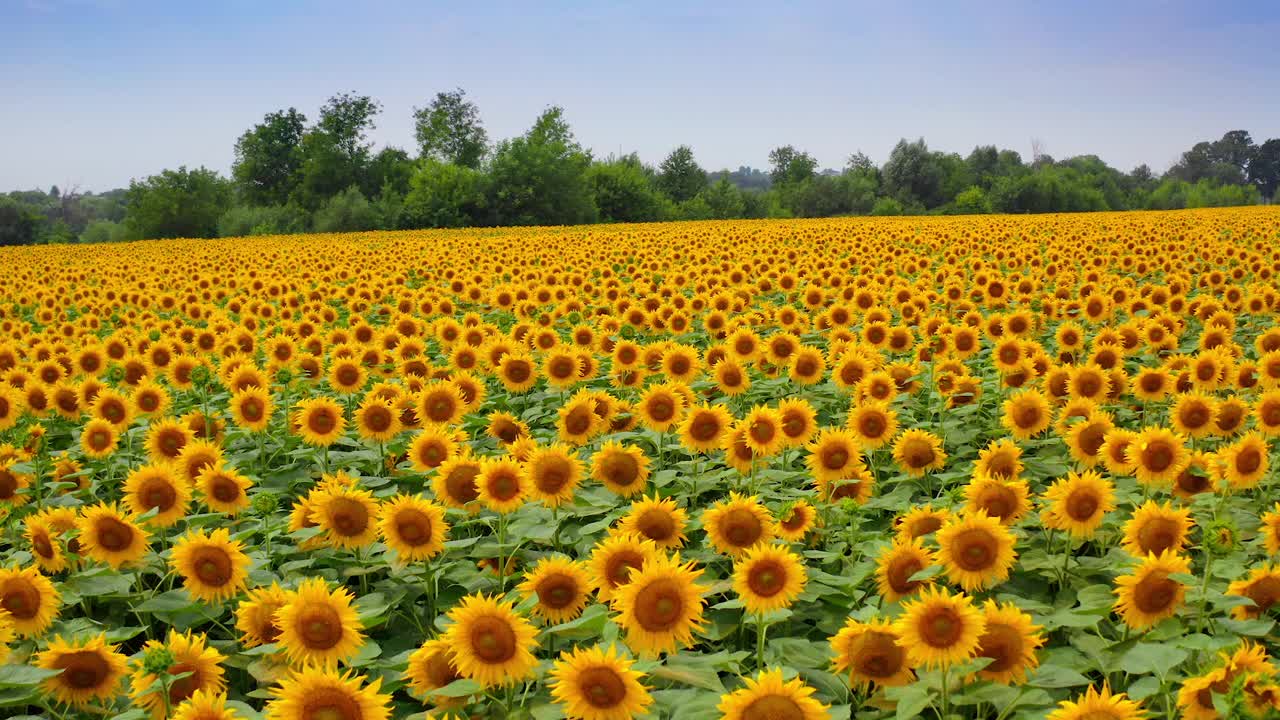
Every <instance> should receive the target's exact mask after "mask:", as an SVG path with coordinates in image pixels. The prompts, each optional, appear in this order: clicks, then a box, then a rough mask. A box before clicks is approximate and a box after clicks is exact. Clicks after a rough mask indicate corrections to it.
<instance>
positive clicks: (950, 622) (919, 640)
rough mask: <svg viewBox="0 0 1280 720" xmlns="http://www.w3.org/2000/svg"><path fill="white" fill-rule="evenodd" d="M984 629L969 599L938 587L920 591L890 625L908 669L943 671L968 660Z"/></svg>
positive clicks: (981, 616)
mask: <svg viewBox="0 0 1280 720" xmlns="http://www.w3.org/2000/svg"><path fill="white" fill-rule="evenodd" d="M985 629H986V620H985V618H984V617H983V615H982V613H981V612H980V611H979V610H978V608H976V607H974V605H973V601H972V600H971V599H970V598H969V597H967V596H966V595H964V594H959V595H953V594H951V593H950V592H948V591H947V590H945V589H942V588H927V589H925V590H924V591H922V592H921V593H920V595H919V596H918V597H917V599H916V600H913V601H909V602H907V603H906V604H905V605H904V606H903V610H902V615H900V616H899V617H898V619H897V620H896V621H895V622H894V630H895V631H896V632H897V633H898V638H899V639H898V644H899V645H901V646H902V647H903V648H904V649H905V650H906V651H907V662H908V664H909V665H911V666H912V667H922V666H923V667H930V668H932V667H942V668H945V667H947V666H950V665H952V664H954V663H957V662H963V661H965V660H968V659H970V658H972V657H973V656H974V655H975V654H976V653H977V651H978V646H979V642H980V640H981V638H982V633H983V631H984V630H985Z"/></svg>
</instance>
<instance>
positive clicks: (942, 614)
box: [920, 607, 964, 648]
mask: <svg viewBox="0 0 1280 720" xmlns="http://www.w3.org/2000/svg"><path fill="white" fill-rule="evenodd" d="M963 634H964V621H963V620H962V619H961V618H960V616H959V615H957V614H956V612H955V611H954V610H952V609H951V608H949V607H938V608H934V609H932V610H930V611H929V613H928V614H927V615H925V617H924V618H923V619H922V620H921V622H920V639H922V640H924V641H925V643H926V644H928V645H930V646H932V647H936V648H949V647H952V646H953V645H955V644H956V642H957V641H959V640H960V636H961V635H963Z"/></svg>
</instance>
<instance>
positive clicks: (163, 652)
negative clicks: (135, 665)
mask: <svg viewBox="0 0 1280 720" xmlns="http://www.w3.org/2000/svg"><path fill="white" fill-rule="evenodd" d="M173 661H174V657H173V652H171V651H170V650H169V648H167V647H156V648H151V649H150V650H148V651H147V652H146V654H145V655H143V656H142V668H143V669H144V670H146V671H147V672H148V673H151V674H152V675H163V674H166V673H168V672H169V668H170V667H173Z"/></svg>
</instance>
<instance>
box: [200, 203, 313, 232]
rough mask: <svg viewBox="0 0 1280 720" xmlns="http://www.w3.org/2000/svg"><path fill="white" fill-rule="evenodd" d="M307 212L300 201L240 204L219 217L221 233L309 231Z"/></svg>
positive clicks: (219, 230)
mask: <svg viewBox="0 0 1280 720" xmlns="http://www.w3.org/2000/svg"><path fill="white" fill-rule="evenodd" d="M308 219H309V218H308V216H307V212H306V211H305V210H303V209H302V208H300V207H298V206H296V205H270V206H253V205H237V206H235V207H232V208H229V209H228V210H227V211H226V212H225V213H223V214H222V217H220V218H218V235H219V236H220V237H243V236H247V235H286V234H289V233H300V232H306V230H307V226H308V222H307V221H308Z"/></svg>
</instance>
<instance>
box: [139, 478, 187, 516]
mask: <svg viewBox="0 0 1280 720" xmlns="http://www.w3.org/2000/svg"><path fill="white" fill-rule="evenodd" d="M138 498H139V499H140V500H142V504H143V505H145V506H146V507H148V508H155V509H156V510H158V511H160V512H164V511H166V510H168V509H169V508H171V507H173V505H174V503H176V502H178V491H177V490H176V489H174V487H173V484H172V483H170V482H169V481H168V480H165V479H162V478H154V479H149V480H146V481H145V482H143V484H142V487H141V488H139V489H138Z"/></svg>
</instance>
